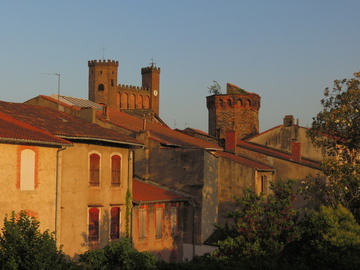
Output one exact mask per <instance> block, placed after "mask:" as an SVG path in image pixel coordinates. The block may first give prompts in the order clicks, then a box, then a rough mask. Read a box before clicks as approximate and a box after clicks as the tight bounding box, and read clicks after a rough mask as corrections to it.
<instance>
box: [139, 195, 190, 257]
mask: <svg viewBox="0 0 360 270" xmlns="http://www.w3.org/2000/svg"><path fill="white" fill-rule="evenodd" d="M172 206H173V207H174V206H176V207H177V210H178V216H177V217H178V223H177V230H176V233H175V234H173V233H172V232H171V207H172ZM140 207H142V208H144V209H146V211H147V212H146V213H147V219H146V224H147V226H146V228H147V233H146V238H140V237H139V226H140V224H139V220H140V219H139V208H140ZM155 208H162V209H163V222H162V225H163V226H162V227H163V229H162V237H161V238H159V237H158V238H157V237H156V234H155V232H156V214H155ZM183 210H184V205H183V203H175V202H174V203H170V202H167V203H157V204H155V203H150V204H142V205H140V206H136V207H134V209H133V219H132V220H133V222H132V240H133V245H134V248H136V249H137V250H138V251H151V252H152V253H154V254H155V255H157V257H159V258H161V259H162V260H164V261H166V262H179V261H181V259H182V257H183V256H182V251H183V247H182V239H183V221H184V217H183V215H184V211H183Z"/></svg>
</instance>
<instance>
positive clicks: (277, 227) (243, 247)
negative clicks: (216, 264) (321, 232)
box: [214, 180, 299, 268]
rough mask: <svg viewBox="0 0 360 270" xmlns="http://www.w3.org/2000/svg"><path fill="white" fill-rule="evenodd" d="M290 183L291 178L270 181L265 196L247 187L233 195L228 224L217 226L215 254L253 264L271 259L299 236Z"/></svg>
mask: <svg viewBox="0 0 360 270" xmlns="http://www.w3.org/2000/svg"><path fill="white" fill-rule="evenodd" d="M294 185H295V182H294V181H292V180H289V181H286V182H285V181H281V180H280V181H279V182H278V183H277V184H271V190H272V193H271V194H270V195H268V196H267V197H265V196H264V194H260V195H257V194H256V193H255V192H254V191H252V190H250V189H248V190H245V192H244V195H243V196H242V197H236V201H237V207H236V209H235V210H233V211H230V212H228V213H227V214H226V217H227V218H229V219H230V223H231V225H226V226H223V227H218V229H217V233H218V234H219V235H222V237H223V239H221V240H220V241H218V242H217V246H218V250H217V251H216V253H215V254H214V255H215V257H217V258H218V259H220V260H224V261H236V262H237V263H241V264H245V265H246V264H251V265H252V266H254V267H255V268H256V267H259V265H260V264H263V263H265V262H266V261H268V262H269V263H272V262H274V258H275V257H276V256H278V255H279V254H280V253H281V252H282V251H283V249H284V248H285V247H286V246H287V245H288V244H289V243H291V242H293V241H295V240H297V239H298V238H299V228H298V226H297V220H298V216H299V213H298V211H297V210H295V207H294V202H295V198H296V192H295V187H294ZM248 267H250V266H249V265H248Z"/></svg>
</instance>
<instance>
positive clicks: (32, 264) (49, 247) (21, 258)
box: [0, 212, 68, 270]
mask: <svg viewBox="0 0 360 270" xmlns="http://www.w3.org/2000/svg"><path fill="white" fill-rule="evenodd" d="M39 225H40V223H39V222H38V221H37V220H35V219H34V218H32V217H29V216H27V215H26V213H25V212H20V213H19V214H18V215H15V213H14V212H13V213H12V215H11V217H10V218H8V216H6V217H5V219H4V227H3V228H2V234H1V235H0V268H1V269H36V270H38V269H68V265H67V262H66V260H65V256H64V254H63V252H62V251H61V250H58V248H57V246H56V241H55V238H54V234H53V233H50V232H49V231H45V232H43V233H41V232H40V230H39Z"/></svg>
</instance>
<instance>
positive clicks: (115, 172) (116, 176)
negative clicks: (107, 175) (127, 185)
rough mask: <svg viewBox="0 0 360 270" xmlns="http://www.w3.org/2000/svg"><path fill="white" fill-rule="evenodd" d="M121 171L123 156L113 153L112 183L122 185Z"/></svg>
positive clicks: (116, 185)
mask: <svg viewBox="0 0 360 270" xmlns="http://www.w3.org/2000/svg"><path fill="white" fill-rule="evenodd" d="M120 173H121V157H120V156H119V155H113V156H112V157H111V185H112V186H115V187H118V186H120V178H121V176H120Z"/></svg>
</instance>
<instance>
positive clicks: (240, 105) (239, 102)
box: [237, 98, 243, 107]
mask: <svg viewBox="0 0 360 270" xmlns="http://www.w3.org/2000/svg"><path fill="white" fill-rule="evenodd" d="M237 103H238V107H242V106H243V103H242V100H241V99H240V98H239V99H238V100H237Z"/></svg>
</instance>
